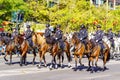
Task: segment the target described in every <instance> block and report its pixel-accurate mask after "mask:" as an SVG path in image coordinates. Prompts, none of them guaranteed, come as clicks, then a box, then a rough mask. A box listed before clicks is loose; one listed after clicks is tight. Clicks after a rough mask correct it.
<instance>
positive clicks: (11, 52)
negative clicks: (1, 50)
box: [10, 52, 12, 65]
mask: <svg viewBox="0 0 120 80" xmlns="http://www.w3.org/2000/svg"><path fill="white" fill-rule="evenodd" d="M11 64H12V52H11V53H10V65H11Z"/></svg>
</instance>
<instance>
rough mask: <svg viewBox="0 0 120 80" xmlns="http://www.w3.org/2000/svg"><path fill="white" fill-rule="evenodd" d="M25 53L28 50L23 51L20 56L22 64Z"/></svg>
mask: <svg viewBox="0 0 120 80" xmlns="http://www.w3.org/2000/svg"><path fill="white" fill-rule="evenodd" d="M25 53H26V52H25V51H23V52H22V54H21V57H20V66H22V64H23V57H24V55H25Z"/></svg>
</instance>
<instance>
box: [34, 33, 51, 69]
mask: <svg viewBox="0 0 120 80" xmlns="http://www.w3.org/2000/svg"><path fill="white" fill-rule="evenodd" d="M32 41H33V43H34V45H36V46H37V48H38V54H39V57H40V64H39V66H38V67H39V68H40V67H41V63H42V60H44V65H45V66H47V65H46V60H45V53H46V52H48V49H49V48H50V45H48V44H47V43H46V40H45V38H44V37H43V33H42V35H41V34H39V33H34V34H33V35H32Z"/></svg>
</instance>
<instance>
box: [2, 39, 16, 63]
mask: <svg viewBox="0 0 120 80" xmlns="http://www.w3.org/2000/svg"><path fill="white" fill-rule="evenodd" d="M16 46H17V45H15V41H14V40H12V41H10V42H9V43H7V44H6V54H5V56H4V60H5V61H8V60H7V59H6V56H7V55H10V63H9V64H12V52H14V51H15V49H16V48H15V47H16Z"/></svg>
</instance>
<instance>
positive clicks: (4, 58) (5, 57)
mask: <svg viewBox="0 0 120 80" xmlns="http://www.w3.org/2000/svg"><path fill="white" fill-rule="evenodd" d="M7 55H8V52H6V54H5V56H4V60H5V61H6V62H8V60H7V59H6V56H7Z"/></svg>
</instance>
